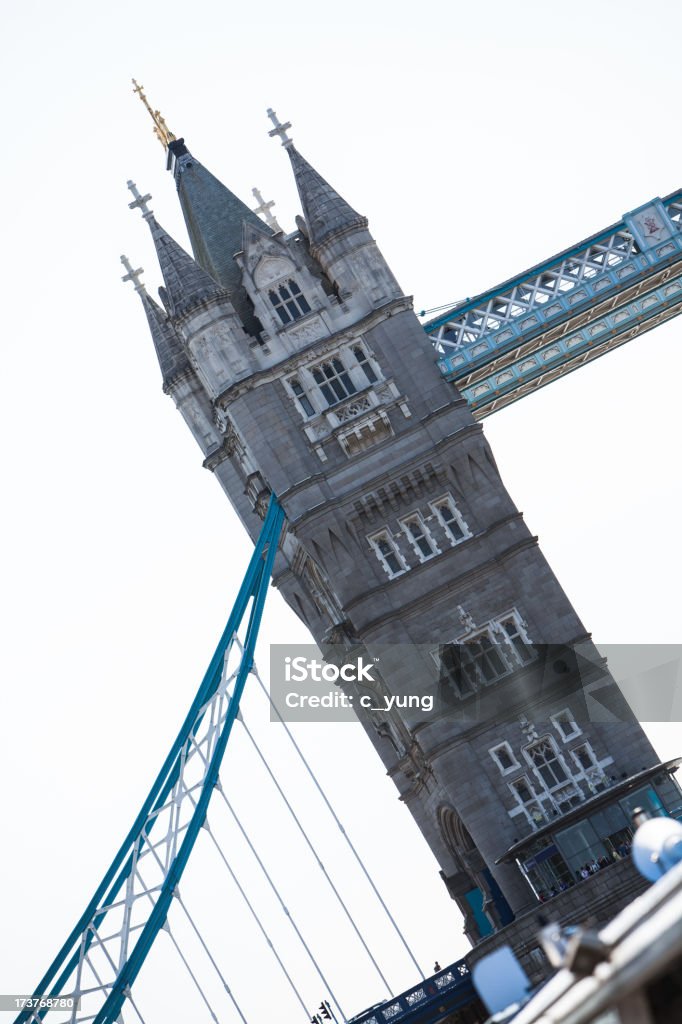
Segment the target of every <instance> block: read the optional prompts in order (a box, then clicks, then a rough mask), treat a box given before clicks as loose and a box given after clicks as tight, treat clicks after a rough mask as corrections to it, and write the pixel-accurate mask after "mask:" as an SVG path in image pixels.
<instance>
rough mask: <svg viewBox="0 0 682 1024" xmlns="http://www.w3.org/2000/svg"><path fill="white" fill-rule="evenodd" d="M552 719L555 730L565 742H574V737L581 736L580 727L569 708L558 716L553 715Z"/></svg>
mask: <svg viewBox="0 0 682 1024" xmlns="http://www.w3.org/2000/svg"><path fill="white" fill-rule="evenodd" d="M551 719H552V724H553V725H554V728H555V729H556V730H557V732H558V733H559V735H560V736H561V738H562V740H563V741H564V742H566V740H572V739H573V737H574V736H579V735H580V726H579V725H578V723H577V722H576V720H575V719H574V717H573V715H572V713H571V712H570V711H569V710H568V708H565V709H564V710H563V711H560V712H559V713H558V714H557V715H552V716H551Z"/></svg>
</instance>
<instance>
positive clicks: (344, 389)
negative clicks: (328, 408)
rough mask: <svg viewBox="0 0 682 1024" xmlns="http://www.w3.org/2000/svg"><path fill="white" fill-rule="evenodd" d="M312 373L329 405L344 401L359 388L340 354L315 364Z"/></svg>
mask: <svg viewBox="0 0 682 1024" xmlns="http://www.w3.org/2000/svg"><path fill="white" fill-rule="evenodd" d="M312 374H313V379H314V381H315V383H316V384H317V385H318V386H319V389H320V391H321V392H322V394H323V395H324V398H325V401H326V402H327V403H328V405H335V404H336V402H342V401H343V400H344V398H349V397H350V396H351V395H354V394H355V393H356V391H357V390H358V389H357V388H356V386H355V384H353V381H352V380H351V379H350V376H349V374H348V370H347V369H346V367H345V366H344V365H343V363H342V362H341V360H340V359H339V357H338V356H334V357H333V358H332V359H330V360H329V361H328V362H326V363H320V365H319V366H315V367H314V368H313V371H312Z"/></svg>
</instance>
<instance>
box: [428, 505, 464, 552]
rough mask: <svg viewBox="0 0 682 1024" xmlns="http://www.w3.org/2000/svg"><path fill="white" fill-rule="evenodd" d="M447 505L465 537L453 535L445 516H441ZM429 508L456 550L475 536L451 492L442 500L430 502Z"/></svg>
mask: <svg viewBox="0 0 682 1024" xmlns="http://www.w3.org/2000/svg"><path fill="white" fill-rule="evenodd" d="M445 504H447V506H448V508H449V509H450V511H451V512H452V516H453V519H455V520H456V521H457V523H458V524H459V528H460V530H461V531H462V533H463V534H464V536H463V537H459V538H457V537H454V536H453V534H452V533H451V532H450V527H449V525H448V524H447V523H446V522H445V520H444V519H443V516H442V515H441V511H440V510H441V507H442V506H443V505H445ZM429 508H430V509H431V511H432V512H433V514H434V515H435V517H436V519H437V521H438V522H439V523H440V526H441V527H442V529H443V532H444V533H445V536H446V537H447V538H448V540H449V541H450V546H451V547H453V548H454V547H456V546H457V545H458V544H463V543H464V541H465V540H469V538H470V537H472V536H473V534H472V532H471V530H470V529H469V526H468V524H467V522H466V520H465V518H464V516H463V515H462V513H461V512H460V510H459V509H458V507H457V502H456V501H455V499H454V498H453V496H452V494H450V492H449V491H448V492H447V493H446V494H442V495H441V496H440V498H436V500H435V501H432V502H430V504H429Z"/></svg>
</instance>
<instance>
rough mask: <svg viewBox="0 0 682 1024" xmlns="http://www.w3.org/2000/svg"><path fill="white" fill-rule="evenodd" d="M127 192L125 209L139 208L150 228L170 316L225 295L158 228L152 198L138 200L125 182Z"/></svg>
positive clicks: (134, 192)
mask: <svg viewBox="0 0 682 1024" xmlns="http://www.w3.org/2000/svg"><path fill="white" fill-rule="evenodd" d="M128 188H129V189H130V191H131V193H132V194H133V196H134V197H135V198H134V201H133V202H132V203H129V204H128V205H129V206H130V207H131V209H134V208H136V207H139V209H140V210H141V212H142V217H143V219H144V220H146V221H147V223H148V224H149V227H150V230H151V233H152V238H153V240H154V245H155V247H156V254H157V256H158V258H159V266H160V268H161V273H162V274H163V280H164V283H165V285H166V292H167V295H168V305H169V312H170V313H171V315H172V316H178V315H180V314H182V313H186V312H187V311H188V310H189V309H191V308H192V306H195V305H196V304H197V303H198V302H201V301H202V300H203V299H208V298H212V297H213V296H218V295H224V289H223V288H221V286H220V285H219V284H218V283H217V282H216V281H214V280H213V278H212V277H210V276H209V275H208V274H207V273H206V271H205V270H202V269H201V267H200V266H199V264H198V263H197V262H196V261H195V260H193V259H192V257H191V256H190V255H189V253H187V252H185V250H184V249H183V248H182V247H181V246H180V245H178V243H177V242H176V241H175V239H174V238H172V237H171V236H170V235H169V234H168V232H167V231H165V230H164V229H163V228H162V227H161V225H160V224H159V222H158V221H157V220H156V218H155V217H154V213H153V211H152V210H150V209H149V208H148V206H147V203H148V202H149V200H150V199H151V195H145V196H141V195H140V193H139V191H138V189H137V186H136V185H135V183H134V182H133V181H129V182H128ZM259 223H260V222H259Z"/></svg>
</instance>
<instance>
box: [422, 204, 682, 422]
mask: <svg viewBox="0 0 682 1024" xmlns="http://www.w3.org/2000/svg"><path fill="white" fill-rule="evenodd" d="M680 313H682V192H674V193H672V194H671V195H669V196H667V197H666V198H665V199H653V200H651V202H649V203H646V204H645V205H644V206H642V207H639V208H638V209H636V210H633V211H632V212H631V213H627V214H625V216H624V217H623V220H622V221H620V222H619V223H618V224H613V225H611V227H609V228H606V229H605V230H604V231H602V232H600V233H599V234H597V235H593V236H592V237H591V238H587V239H585V240H584V241H582V242H580V243H579V244H578V245H576V246H574V247H573V248H572V249H567V250H566V251H565V252H562V253H559V254H558V255H557V256H554V257H552V259H550V260H547V261H546V262H545V263H542V264H539V265H538V266H536V267H532V268H531V269H530V270H527V271H525V272H524V273H523V274H520V275H519V276H518V277H516V278H513V279H512V280H510V281H507V282H505V283H504V284H502V285H499V286H498V287H497V288H493V289H491V290H490V291H488V292H485V293H484V294H483V295H478V296H476V297H475V298H473V299H468V300H467V301H466V302H464V303H460V304H459V305H457V306H455V307H454V308H453V309H451V310H449V311H448V312H447V313H445V314H443V315H442V316H439V317H438V318H436V319H433V320H429V321H428V322H427V323H425V324H424V330H425V331H426V333H427V334H428V335H429V337H430V338H431V340H432V342H433V344H434V347H435V348H436V351H437V352H438V354H439V357H440V358H439V366H440V369H441V372H442V373H443V375H444V376H445V377H447V379H448V380H451V381H452V382H453V383H454V384H455V385H456V386H457V388H458V389H459V390H460V392H461V393H462V395H463V396H464V397H465V398H466V399H467V400H468V402H469V404H470V405H471V407H472V410H473V412H474V416H475V417H476V418H477V419H483V418H484V417H486V416H489V415H490V414H491V413H493V412H495V411H496V410H497V409H501V408H503V407H504V406H505V405H509V404H511V403H512V402H516V401H518V400H519V398H523V396H524V395H527V394H530V392H532V391H536V390H537V389H538V388H541V387H544V386H545V385H546V384H549V383H550V382H551V381H553V380H556V378H557V377H561V376H564V375H565V374H567V373H571V371H573V370H576V369H578V367H580V366H582V365H584V364H585V363H586V362H590V361H591V360H592V359H596V358H597V357H598V356H601V355H604V354H605V353H606V352H609V351H611V349H613V348H616V347H618V346H619V345H623V344H625V342H627V341H631V340H632V339H633V338H636V337H638V336H639V335H640V334H643V333H644V332H645V331H648V330H651V328H653V327H656V326H657V325H658V324H660V323H663V322H664V321H665V320H669V319H671V318H672V317H674V316H678V315H679V314H680Z"/></svg>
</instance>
